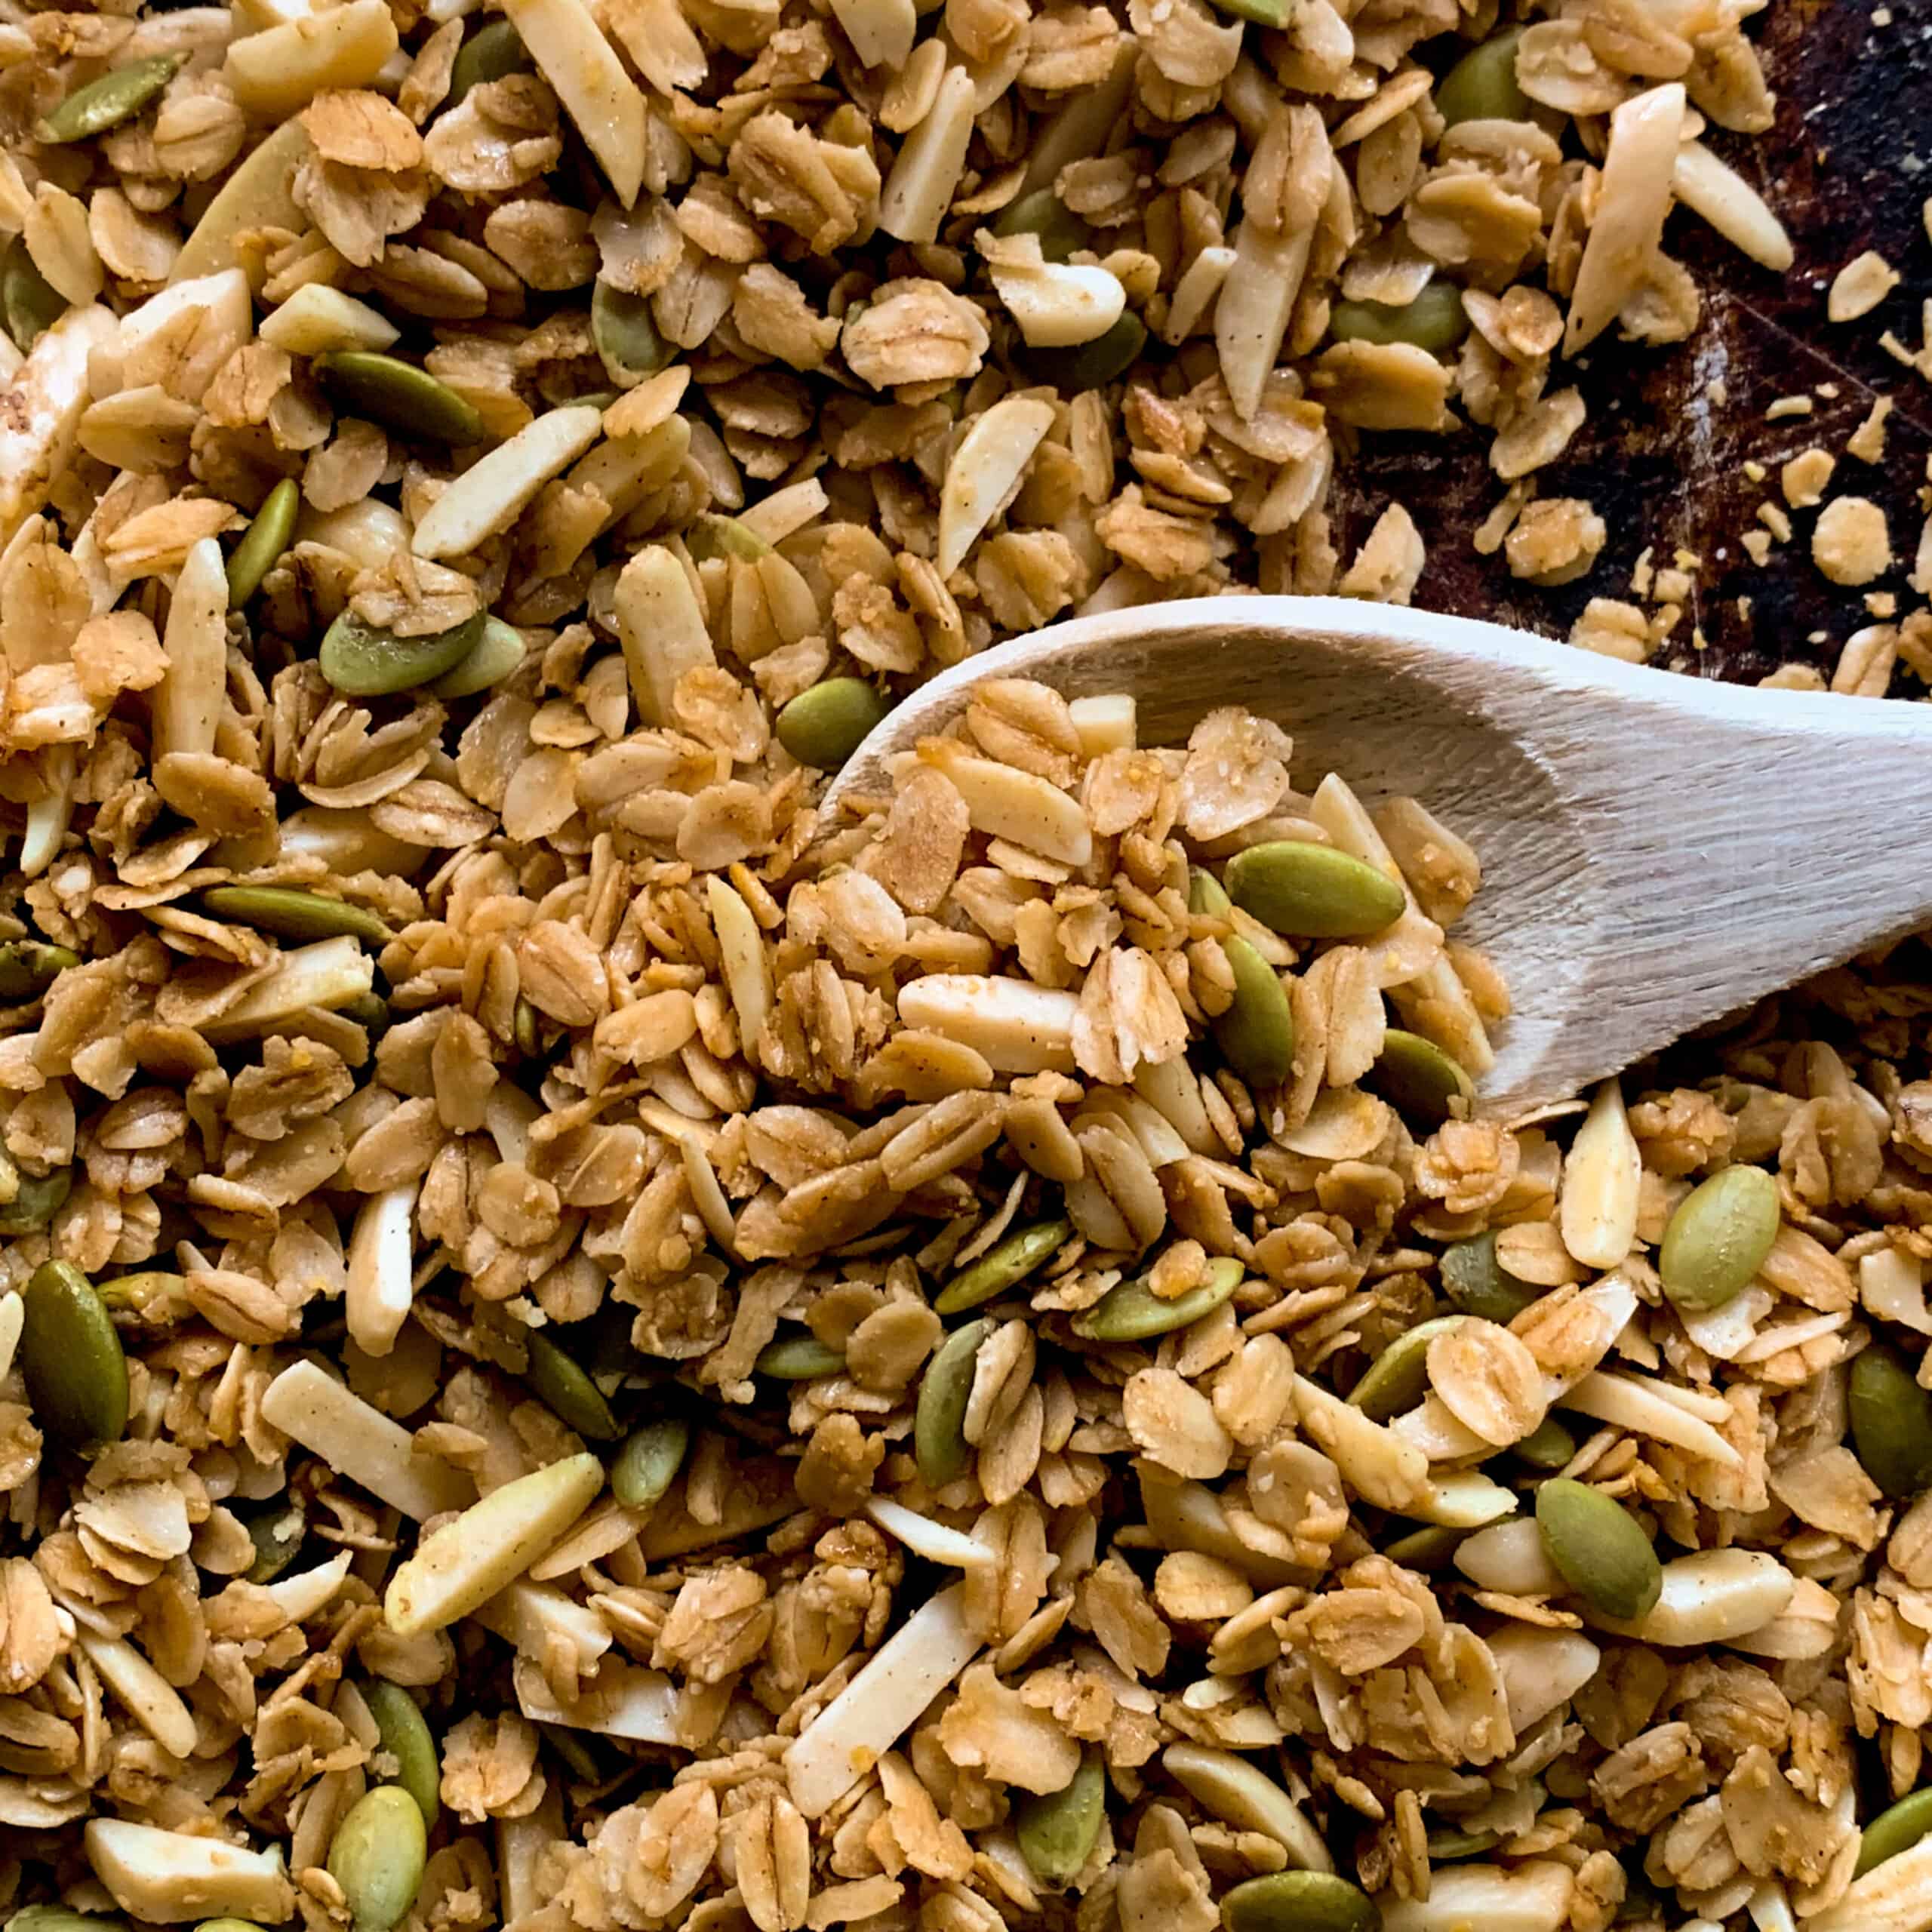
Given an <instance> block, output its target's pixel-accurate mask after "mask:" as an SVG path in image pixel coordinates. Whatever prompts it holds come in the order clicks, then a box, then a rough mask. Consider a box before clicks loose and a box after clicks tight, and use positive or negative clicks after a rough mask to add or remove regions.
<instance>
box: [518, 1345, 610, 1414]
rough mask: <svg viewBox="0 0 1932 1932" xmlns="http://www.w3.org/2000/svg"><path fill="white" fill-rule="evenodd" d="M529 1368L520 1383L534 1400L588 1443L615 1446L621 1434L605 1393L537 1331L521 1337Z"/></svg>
mask: <svg viewBox="0 0 1932 1932" xmlns="http://www.w3.org/2000/svg"><path fill="white" fill-rule="evenodd" d="M524 1345H525V1348H526V1349H528V1351H529V1355H530V1366H529V1367H528V1368H527V1369H525V1371H524V1376H523V1379H524V1380H525V1383H528V1385H529V1388H530V1391H531V1394H532V1395H534V1396H535V1397H536V1398H537V1400H538V1401H540V1402H541V1403H542V1404H543V1406H544V1407H546V1408H547V1409H548V1410H549V1411H550V1413H551V1414H552V1415H554V1416H555V1417H556V1418H557V1419H558V1421H560V1422H561V1423H563V1424H564V1426H565V1427H566V1428H568V1429H575V1430H576V1431H577V1434H578V1435H581V1436H582V1437H583V1438H584V1439H585V1440H586V1441H589V1442H614V1441H617V1438H618V1437H619V1435H621V1434H622V1433H623V1431H622V1430H621V1429H619V1427H618V1426H617V1417H615V1416H614V1415H613V1414H611V1404H609V1403H608V1401H605V1397H604V1392H603V1390H602V1389H599V1388H598V1386H597V1384H596V1383H594V1382H593V1381H592V1380H591V1379H590V1377H589V1376H588V1375H586V1374H585V1373H584V1371H583V1370H582V1369H580V1367H578V1366H577V1364H576V1362H575V1361H573V1360H572V1359H571V1357H570V1356H569V1355H567V1354H566V1353H565V1352H564V1350H563V1349H561V1348H559V1347H558V1346H557V1344H556V1343H555V1342H553V1341H552V1340H551V1339H550V1337H549V1336H548V1335H546V1334H544V1333H543V1331H542V1330H541V1329H540V1328H533V1329H531V1330H530V1331H529V1332H528V1334H526V1335H525V1337H524Z"/></svg>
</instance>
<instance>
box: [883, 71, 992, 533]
mask: <svg viewBox="0 0 1932 1932" xmlns="http://www.w3.org/2000/svg"><path fill="white" fill-rule="evenodd" d="M972 138H973V77H972V75H971V74H969V73H968V72H966V70H965V69H964V68H963V67H949V68H948V69H946V72H945V74H944V75H943V76H942V77H941V78H940V84H939V93H938V95H937V98H936V99H935V100H934V102H933V104H932V106H931V107H930V108H929V109H928V110H927V112H926V115H925V118H924V119H923V120H922V121H921V122H920V123H919V125H918V126H917V127H916V128H914V129H913V130H912V132H911V133H910V134H908V135H907V136H906V139H905V140H904V141H903V143H901V144H900V149H899V158H898V159H897V160H896V161H895V162H894V163H893V164H892V172H891V174H888V176H887V177H886V180H885V186H884V189H883V190H882V191H881V193H880V195H879V199H878V225H879V226H880V227H881V228H882V229H884V231H885V232H886V233H887V234H888V235H894V236H896V237H897V238H898V239H899V240H900V241H901V242H937V240H938V239H939V228H940V223H941V222H942V221H943V220H945V218H946V210H947V209H948V208H950V207H951V206H952V191H953V190H954V189H955V188H956V187H958V185H959V177H960V175H961V173H962V172H963V171H964V168H965V166H966V149H967V145H968V143H969V142H971V140H972ZM997 407H998V405H995V408H997ZM941 548H942V552H943V543H942V546H941ZM949 568H950V567H949V565H945V564H941V565H940V569H941V570H942V571H946V570H948V569H949Z"/></svg>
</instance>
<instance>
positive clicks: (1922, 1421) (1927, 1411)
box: [1850, 1343, 1932, 1501]
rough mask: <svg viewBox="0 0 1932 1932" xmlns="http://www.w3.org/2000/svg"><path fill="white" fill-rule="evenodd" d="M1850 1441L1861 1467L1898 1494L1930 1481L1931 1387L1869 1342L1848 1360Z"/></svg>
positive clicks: (1891, 1494)
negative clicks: (1866, 1346)
mask: <svg viewBox="0 0 1932 1932" xmlns="http://www.w3.org/2000/svg"><path fill="white" fill-rule="evenodd" d="M1850 1409H1851V1446H1852V1447H1853V1448H1854V1450H1855V1451H1857V1455H1858V1460H1859V1461H1860V1463H1863V1465H1864V1466H1865V1473H1866V1475H1868V1476H1869V1477H1870V1478H1872V1481H1874V1482H1875V1483H1876V1484H1878V1487H1879V1488H1880V1489H1881V1490H1882V1491H1884V1493H1885V1494H1886V1495H1887V1496H1889V1497H1893V1498H1894V1499H1896V1500H1901V1501H1902V1500H1903V1499H1904V1498H1905V1497H1909V1496H1916V1495H1917V1494H1918V1493H1919V1491H1921V1490H1922V1489H1924V1488H1925V1487H1927V1485H1928V1484H1932V1389H1921V1388H1920V1387H1919V1386H1918V1381H1917V1380H1916V1379H1915V1377H1914V1376H1913V1374H1912V1371H1911V1370H1910V1369H1909V1367H1907V1366H1906V1364H1905V1362H1904V1361H1903V1360H1902V1359H1901V1358H1900V1357H1899V1356H1898V1355H1895V1354H1894V1352H1892V1350H1890V1349H1888V1348H1884V1347H1881V1346H1879V1345H1878V1344H1876V1343H1874V1344H1873V1345H1872V1346H1871V1347H1869V1348H1868V1349H1866V1351H1865V1352H1864V1353H1863V1355H1860V1357H1859V1358H1858V1359H1857V1361H1855V1362H1854V1363H1853V1364H1852V1365H1851V1400H1850Z"/></svg>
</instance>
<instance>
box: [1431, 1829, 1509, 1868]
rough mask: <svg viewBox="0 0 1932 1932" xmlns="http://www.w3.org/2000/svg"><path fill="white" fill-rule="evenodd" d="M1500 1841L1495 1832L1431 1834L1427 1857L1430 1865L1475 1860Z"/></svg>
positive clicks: (1498, 1835)
mask: <svg viewBox="0 0 1932 1932" xmlns="http://www.w3.org/2000/svg"><path fill="white" fill-rule="evenodd" d="M1500 1841H1501V1840H1500V1834H1499V1833H1497V1832H1453V1831H1449V1832H1430V1833H1429V1859H1430V1861H1431V1862H1432V1863H1434V1864H1437V1865H1447V1864H1450V1863H1452V1862H1453V1861H1454V1860H1457V1859H1458V1858H1475V1857H1478V1855H1479V1854H1481V1853H1483V1852H1485V1851H1488V1850H1491V1849H1492V1848H1493V1847H1495V1846H1496V1845H1497V1844H1499V1843H1500Z"/></svg>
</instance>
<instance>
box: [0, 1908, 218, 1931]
mask: <svg viewBox="0 0 1932 1932" xmlns="http://www.w3.org/2000/svg"><path fill="white" fill-rule="evenodd" d="M211 1922H213V1923H216V1924H225V1923H228V1922H229V1921H220V1920H217V1921H211ZM5 1932H128V1921H126V1920H125V1918H103V1917H102V1916H100V1914H98V1913H97V1912H69V1910H68V1909H67V1908H66V1906H64V1905H23V1906H21V1907H20V1910H19V1911H18V1912H15V1913H14V1914H13V1915H12V1916H11V1918H8V1921H7V1923H6V1927H5ZM195 1932H205V1928H204V1927H200V1926H197V1927H195Z"/></svg>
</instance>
